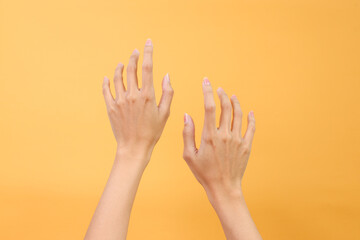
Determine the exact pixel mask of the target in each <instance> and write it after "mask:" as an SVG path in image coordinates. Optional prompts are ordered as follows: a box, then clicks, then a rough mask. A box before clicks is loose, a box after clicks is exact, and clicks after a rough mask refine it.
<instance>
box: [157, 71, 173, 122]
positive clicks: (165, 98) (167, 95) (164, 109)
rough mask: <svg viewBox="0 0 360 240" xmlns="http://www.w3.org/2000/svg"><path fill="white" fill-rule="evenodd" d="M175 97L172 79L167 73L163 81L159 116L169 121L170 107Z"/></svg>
mask: <svg viewBox="0 0 360 240" xmlns="http://www.w3.org/2000/svg"><path fill="white" fill-rule="evenodd" d="M173 95H174V90H173V89H172V87H171V84H170V77H169V74H168V73H167V74H166V75H165V77H164V79H163V81H162V95H161V99H160V102H159V114H160V115H161V117H162V118H164V119H167V118H168V117H169V115H170V106H171V102H172V98H173Z"/></svg>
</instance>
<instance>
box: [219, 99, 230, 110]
mask: <svg viewBox="0 0 360 240" xmlns="http://www.w3.org/2000/svg"><path fill="white" fill-rule="evenodd" d="M221 107H222V109H224V110H230V109H231V104H230V103H229V102H228V101H224V102H223V103H222V104H221Z"/></svg>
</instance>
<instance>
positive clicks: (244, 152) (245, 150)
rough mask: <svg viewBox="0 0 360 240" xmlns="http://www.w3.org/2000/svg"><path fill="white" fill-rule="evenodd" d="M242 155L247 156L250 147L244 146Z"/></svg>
mask: <svg viewBox="0 0 360 240" xmlns="http://www.w3.org/2000/svg"><path fill="white" fill-rule="evenodd" d="M242 153H243V154H244V155H247V154H249V153H250V147H249V145H244V146H243V148H242Z"/></svg>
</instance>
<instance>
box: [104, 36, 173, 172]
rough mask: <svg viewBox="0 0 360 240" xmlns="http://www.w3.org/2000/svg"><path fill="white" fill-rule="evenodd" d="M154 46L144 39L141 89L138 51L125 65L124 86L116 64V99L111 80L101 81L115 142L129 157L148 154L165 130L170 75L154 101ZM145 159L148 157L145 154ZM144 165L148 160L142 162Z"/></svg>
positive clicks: (171, 91) (170, 88)
mask: <svg viewBox="0 0 360 240" xmlns="http://www.w3.org/2000/svg"><path fill="white" fill-rule="evenodd" d="M152 55H153V45H152V42H151V40H150V39H148V40H147V41H146V45H145V49H144V61H143V64H142V88H141V89H139V87H138V77H137V63H138V59H139V51H138V50H136V49H135V50H134V52H133V53H132V55H131V57H130V60H129V65H128V66H127V89H125V87H124V84H123V76H122V75H123V69H124V65H123V64H122V63H119V64H118V66H117V68H116V70H115V76H114V86H115V92H116V98H115V99H114V97H113V96H112V94H111V92H110V81H109V79H108V78H107V77H105V78H104V82H103V94H104V98H105V102H106V107H107V111H108V116H109V119H110V123H111V127H112V130H113V133H114V136H115V138H116V141H117V146H118V152H127V154H130V155H132V156H134V155H136V156H137V155H138V154H140V155H141V156H139V158H141V159H143V157H144V155H146V156H148V155H150V154H151V152H152V149H153V148H154V146H155V144H156V142H157V141H158V140H159V138H160V135H161V133H162V131H163V129H164V126H165V123H166V121H167V119H168V117H169V114H170V105H171V101H172V97H173V93H174V91H173V89H172V87H171V85H170V79H169V75H168V74H166V76H165V77H164V79H163V83H162V89H163V94H162V97H161V100H160V103H159V106H157V104H156V99H155V92H154V85H153V61H152ZM145 159H147V161H148V160H149V159H150V158H149V157H146V158H145ZM144 164H145V165H146V164H147V162H145V163H144Z"/></svg>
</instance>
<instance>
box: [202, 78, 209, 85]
mask: <svg viewBox="0 0 360 240" xmlns="http://www.w3.org/2000/svg"><path fill="white" fill-rule="evenodd" d="M203 85H204V86H210V81H209V79H208V77H204V79H203Z"/></svg>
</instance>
